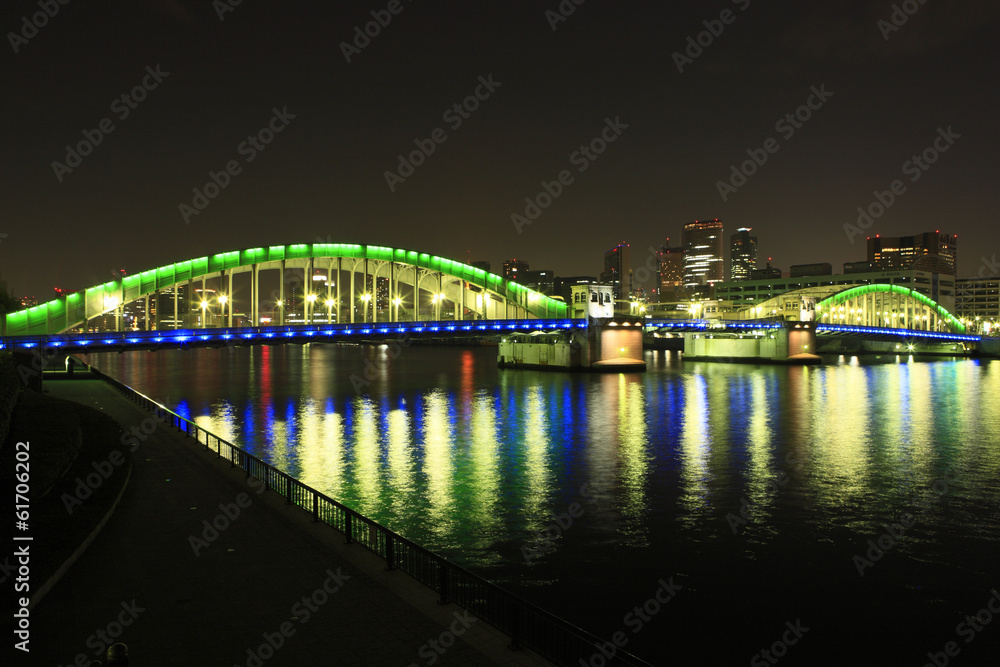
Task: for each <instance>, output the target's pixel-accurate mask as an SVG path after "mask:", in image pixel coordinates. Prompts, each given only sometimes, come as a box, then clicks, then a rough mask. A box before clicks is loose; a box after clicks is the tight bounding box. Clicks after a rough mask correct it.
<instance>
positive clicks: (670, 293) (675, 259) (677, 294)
mask: <svg viewBox="0 0 1000 667" xmlns="http://www.w3.org/2000/svg"><path fill="white" fill-rule="evenodd" d="M657 256H658V259H659V260H660V275H659V282H658V283H657V285H656V287H657V300H658V301H659V302H660V303H670V302H671V301H682V300H683V299H684V248H683V247H680V246H678V247H676V248H671V247H670V239H667V242H666V243H664V244H663V247H662V248H660V252H659V253H657Z"/></svg>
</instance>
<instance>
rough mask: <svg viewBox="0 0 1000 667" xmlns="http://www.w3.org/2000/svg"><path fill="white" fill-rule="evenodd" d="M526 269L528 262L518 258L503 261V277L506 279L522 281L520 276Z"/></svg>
mask: <svg viewBox="0 0 1000 667" xmlns="http://www.w3.org/2000/svg"><path fill="white" fill-rule="evenodd" d="M527 270H528V263H527V262H524V261H522V260H520V259H508V260H507V261H506V262H504V263H503V277H504V278H506V279H507V280H515V281H517V282H523V280H521V279H520V276H522V275H524V273H525V272H526V271H527Z"/></svg>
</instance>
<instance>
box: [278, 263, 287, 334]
mask: <svg viewBox="0 0 1000 667" xmlns="http://www.w3.org/2000/svg"><path fill="white" fill-rule="evenodd" d="M278 301H279V302H280V304H279V305H278V326H279V327H280V326H284V325H285V260H281V268H280V269H278Z"/></svg>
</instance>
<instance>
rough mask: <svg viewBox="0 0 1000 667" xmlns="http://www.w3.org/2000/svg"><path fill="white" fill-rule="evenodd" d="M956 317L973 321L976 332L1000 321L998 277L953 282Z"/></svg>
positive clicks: (999, 280)
mask: <svg viewBox="0 0 1000 667" xmlns="http://www.w3.org/2000/svg"><path fill="white" fill-rule="evenodd" d="M955 310H956V313H955V314H956V315H958V316H959V317H962V318H968V319H970V320H972V321H973V323H974V329H975V330H976V331H977V332H980V331H982V328H983V327H984V326H985V325H986V324H987V323H989V324H990V327H989V329H993V328H994V327H995V326H996V320H998V319H1000V276H987V277H985V278H978V277H977V278H959V279H958V280H956V281H955Z"/></svg>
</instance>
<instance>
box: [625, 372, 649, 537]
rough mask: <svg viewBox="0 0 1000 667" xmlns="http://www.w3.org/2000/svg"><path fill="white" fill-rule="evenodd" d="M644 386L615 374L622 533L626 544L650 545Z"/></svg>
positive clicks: (632, 379) (630, 378)
mask: <svg viewBox="0 0 1000 667" xmlns="http://www.w3.org/2000/svg"><path fill="white" fill-rule="evenodd" d="M644 399H645V388H644V387H643V385H642V383H640V382H639V381H637V380H636V379H635V378H634V377H627V376H626V375H625V374H624V373H622V374H619V375H618V452H619V453H618V456H619V458H620V459H621V462H622V466H621V483H622V487H623V490H624V491H625V506H624V507H623V508H622V516H623V518H624V519H625V523H624V525H623V526H622V534H623V536H624V537H625V543H626V544H627V545H629V546H635V547H645V546H648V545H649V534H648V526H647V521H646V513H647V512H646V510H647V508H646V502H647V501H646V476H647V474H648V473H649V457H650V455H649V453H648V452H647V450H646V447H647V444H648V443H647V435H646V402H645V400H644Z"/></svg>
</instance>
